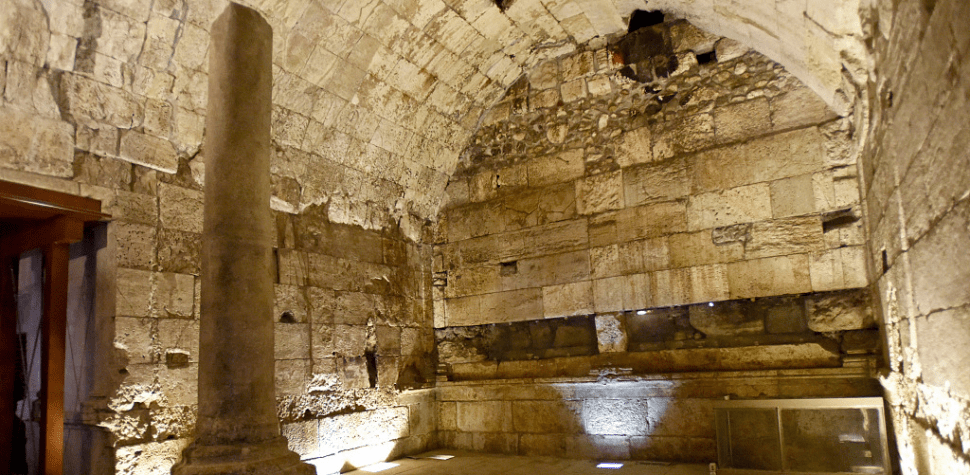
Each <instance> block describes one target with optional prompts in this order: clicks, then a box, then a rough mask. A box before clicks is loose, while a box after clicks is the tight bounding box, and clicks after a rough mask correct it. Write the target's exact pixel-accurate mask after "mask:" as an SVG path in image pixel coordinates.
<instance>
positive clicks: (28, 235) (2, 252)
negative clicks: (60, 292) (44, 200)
mask: <svg viewBox="0 0 970 475" xmlns="http://www.w3.org/2000/svg"><path fill="white" fill-rule="evenodd" d="M82 239H84V222H83V221H81V220H78V219H74V218H70V217H67V216H58V217H56V218H52V219H49V220H47V221H44V222H42V223H39V224H36V225H33V226H28V227H25V228H23V229H22V230H20V231H17V232H16V233H14V234H11V235H9V236H5V237H3V238H0V258H2V257H12V256H19V255H20V254H23V253H24V252H27V251H29V250H31V249H37V248H38V247H48V246H50V245H52V244H71V243H74V242H78V241H80V240H82ZM66 291H67V290H66V288H65V292H66Z"/></svg>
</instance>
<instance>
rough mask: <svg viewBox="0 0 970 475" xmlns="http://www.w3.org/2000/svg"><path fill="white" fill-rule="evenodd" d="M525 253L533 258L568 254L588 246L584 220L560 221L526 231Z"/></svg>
mask: <svg viewBox="0 0 970 475" xmlns="http://www.w3.org/2000/svg"><path fill="white" fill-rule="evenodd" d="M526 240H527V241H526V242H527V243H528V244H529V245H530V247H529V248H528V249H527V252H528V253H529V254H530V255H533V256H541V255H544V254H553V253H560V252H569V251H575V250H579V249H585V248H587V247H588V246H589V244H588V243H589V231H588V227H587V222H586V220H585V219H573V220H569V221H560V222H558V223H551V224H547V225H545V226H538V227H535V228H531V229H529V230H527V234H526Z"/></svg>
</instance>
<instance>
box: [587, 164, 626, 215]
mask: <svg viewBox="0 0 970 475" xmlns="http://www.w3.org/2000/svg"><path fill="white" fill-rule="evenodd" d="M622 173H623V172H622V171H616V172H612V173H602V174H599V175H594V176H590V177H587V178H585V179H582V180H577V181H576V203H577V206H576V208H577V212H578V213H579V214H583V215H589V214H596V213H602V212H604V211H609V210H617V209H620V208H622V207H623V188H624V187H623V186H622V184H623V174H622Z"/></svg>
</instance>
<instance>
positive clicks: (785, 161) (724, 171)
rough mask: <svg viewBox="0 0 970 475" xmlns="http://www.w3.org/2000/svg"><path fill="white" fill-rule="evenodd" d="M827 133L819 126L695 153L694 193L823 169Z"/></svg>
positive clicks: (693, 170) (693, 162) (692, 169)
mask: <svg viewBox="0 0 970 475" xmlns="http://www.w3.org/2000/svg"><path fill="white" fill-rule="evenodd" d="M825 141H826V139H825V136H824V135H822V133H821V132H820V131H819V130H818V128H817V127H810V128H806V129H798V130H793V131H791V132H785V133H780V134H775V135H769V136H766V137H761V138H757V139H754V140H749V141H747V142H742V143H738V144H734V145H729V146H724V147H718V148H715V149H712V150H709V151H706V152H702V153H699V154H697V155H696V156H694V158H693V159H692V162H691V172H692V180H693V181H692V185H691V186H692V190H693V192H694V193H701V192H704V191H717V190H726V189H729V188H735V187H738V186H741V185H748V184H752V183H758V182H766V181H773V180H779V179H782V178H789V177H794V176H799V175H804V174H807V173H814V172H817V171H819V170H821V169H822V167H823V164H824V160H825V152H824V147H823V144H824V143H825Z"/></svg>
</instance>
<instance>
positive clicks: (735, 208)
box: [687, 184, 771, 231]
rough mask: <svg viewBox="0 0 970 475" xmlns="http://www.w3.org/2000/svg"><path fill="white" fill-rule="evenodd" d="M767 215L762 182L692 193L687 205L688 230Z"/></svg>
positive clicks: (767, 200)
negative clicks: (720, 190)
mask: <svg viewBox="0 0 970 475" xmlns="http://www.w3.org/2000/svg"><path fill="white" fill-rule="evenodd" d="M770 217H771V197H770V192H769V188H768V185H766V184H756V185H749V186H742V187H738V188H731V189H729V190H726V191H723V192H714V193H704V194H700V195H692V196H691V197H690V200H689V201H688V205H687V223H688V229H689V230H691V231H695V230H700V229H707V228H713V227H718V226H727V225H731V224H738V223H750V222H756V221H763V220H766V219H769V218H770Z"/></svg>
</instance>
